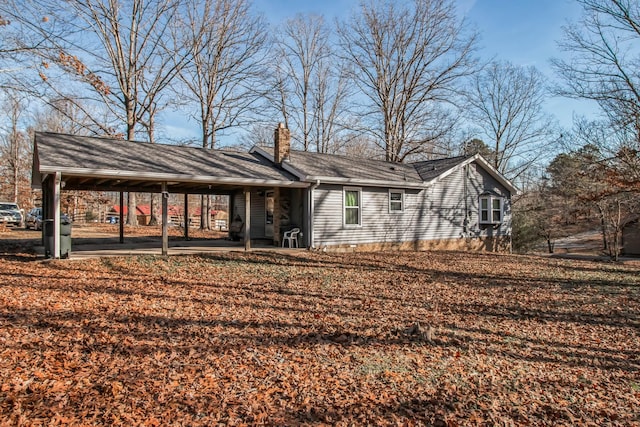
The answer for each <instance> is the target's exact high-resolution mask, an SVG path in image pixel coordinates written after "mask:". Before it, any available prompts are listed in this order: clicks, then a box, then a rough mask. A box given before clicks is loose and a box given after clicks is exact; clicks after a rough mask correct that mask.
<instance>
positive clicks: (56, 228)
mask: <svg viewBox="0 0 640 427" xmlns="http://www.w3.org/2000/svg"><path fill="white" fill-rule="evenodd" d="M61 181H62V173H60V172H56V174H55V178H54V180H53V254H51V256H52V257H53V258H60V183H61Z"/></svg>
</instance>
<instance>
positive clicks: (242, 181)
mask: <svg viewBox="0 0 640 427" xmlns="http://www.w3.org/2000/svg"><path fill="white" fill-rule="evenodd" d="M39 172H40V173H41V174H46V173H56V172H60V173H62V174H64V175H68V176H80V177H91V178H106V179H131V180H147V181H158V182H163V181H178V182H195V183H208V184H227V185H250V186H251V185H253V186H268V187H291V188H307V187H309V185H310V184H309V183H307V182H299V181H290V180H282V181H281V180H277V179H252V178H225V177H214V176H201V175H180V174H168V173H140V172H134V171H119V170H109V169H83V168H65V167H53V166H46V165H45V166H41V167H40V171H39Z"/></svg>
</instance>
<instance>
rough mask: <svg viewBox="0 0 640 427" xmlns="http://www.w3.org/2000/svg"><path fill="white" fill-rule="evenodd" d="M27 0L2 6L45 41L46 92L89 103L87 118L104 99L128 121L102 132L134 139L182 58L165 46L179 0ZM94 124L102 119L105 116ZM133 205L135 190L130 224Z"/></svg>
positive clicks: (131, 218) (131, 216) (130, 219)
mask: <svg viewBox="0 0 640 427" xmlns="http://www.w3.org/2000/svg"><path fill="white" fill-rule="evenodd" d="M26 2H28V5H23V6H22V7H18V8H16V9H15V10H9V11H4V10H2V13H11V14H12V17H13V18H14V19H15V20H16V21H18V22H20V24H21V25H22V27H23V29H24V33H25V34H29V35H30V38H31V39H37V37H40V42H39V43H40V46H41V47H40V48H39V49H35V50H33V51H32V52H33V53H35V54H37V55H38V56H37V57H38V58H39V61H40V62H39V64H37V65H38V70H39V71H38V73H39V76H40V79H41V80H42V83H41V86H43V87H45V88H46V89H47V91H48V93H47V94H48V95H49V96H48V98H49V99H56V100H65V101H68V102H75V101H76V100H82V101H83V102H78V103H77V108H83V109H84V110H83V112H84V113H85V116H86V117H92V116H91V110H90V109H89V108H88V106H89V105H100V106H101V107H102V108H103V109H104V110H105V111H106V113H107V114H108V115H110V116H111V117H112V118H115V119H116V120H118V121H119V123H118V124H120V125H121V124H124V132H118V130H117V128H112V127H111V126H108V125H106V124H103V125H102V126H101V130H102V133H103V134H104V133H107V134H111V135H116V136H121V137H124V138H126V139H128V140H134V139H136V135H145V134H144V133H143V134H138V133H137V132H140V131H141V130H142V129H141V128H140V125H141V124H142V122H143V120H144V119H145V117H146V118H147V119H149V118H150V117H153V116H150V114H152V111H153V109H154V108H155V106H156V105H157V94H158V93H159V92H161V91H163V90H165V88H166V86H167V85H168V83H169V82H170V80H171V78H172V77H173V76H174V75H175V72H176V70H175V65H176V64H177V63H178V61H176V57H175V54H171V55H168V54H167V46H166V45H167V40H168V39H170V37H167V35H168V31H169V29H170V28H171V27H172V19H173V17H174V15H175V12H176V10H177V6H178V2H177V1H176V0H87V1H77V0H74V1H66V2H58V1H53V0H26ZM34 11H37V14H38V15H40V18H39V19H37V18H38V16H34V15H35V14H36V12H34ZM47 12H48V13H50V15H48V14H47ZM168 62H169V63H170V65H169V66H166V64H167V63H168ZM69 77H72V78H73V82H72V83H73V84H69V80H70V79H69ZM78 83H80V84H81V85H84V86H80V87H79V86H78ZM25 87H27V85H25ZM82 88H83V89H84V90H83V89H82ZM43 96H45V97H46V95H44V94H43ZM62 105H64V103H63V104H62ZM61 112H62V111H61ZM103 114H104V113H103ZM93 123H94V124H95V125H99V124H100V120H99V119H95V120H94V121H93ZM118 124H116V126H117V127H120V126H118ZM148 125H149V120H147V126H148ZM135 205H136V202H135V194H130V197H129V212H128V215H127V223H129V224H132V225H135V224H137V219H136V215H135Z"/></svg>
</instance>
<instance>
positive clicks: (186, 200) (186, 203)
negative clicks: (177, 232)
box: [184, 194, 190, 240]
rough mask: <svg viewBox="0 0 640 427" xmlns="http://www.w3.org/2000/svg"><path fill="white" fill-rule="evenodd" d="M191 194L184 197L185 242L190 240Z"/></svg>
mask: <svg viewBox="0 0 640 427" xmlns="http://www.w3.org/2000/svg"><path fill="white" fill-rule="evenodd" d="M189 226H190V224H189V194H185V195H184V240H190V239H189Z"/></svg>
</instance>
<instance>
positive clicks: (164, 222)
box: [161, 182, 169, 256]
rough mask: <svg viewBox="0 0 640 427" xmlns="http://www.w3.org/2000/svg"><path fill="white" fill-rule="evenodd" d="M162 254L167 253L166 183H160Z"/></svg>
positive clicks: (167, 197)
mask: <svg viewBox="0 0 640 427" xmlns="http://www.w3.org/2000/svg"><path fill="white" fill-rule="evenodd" d="M161 188H162V255H163V256H166V255H168V254H169V232H168V231H169V229H168V222H169V221H168V220H169V215H168V203H169V193H168V192H167V183H166V182H163V183H162V187H161Z"/></svg>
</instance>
